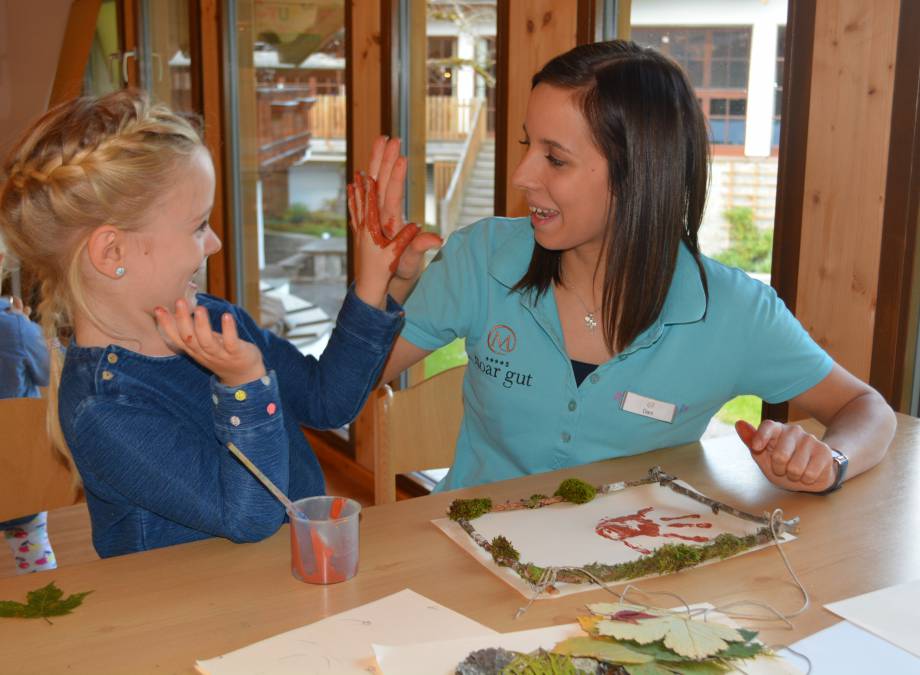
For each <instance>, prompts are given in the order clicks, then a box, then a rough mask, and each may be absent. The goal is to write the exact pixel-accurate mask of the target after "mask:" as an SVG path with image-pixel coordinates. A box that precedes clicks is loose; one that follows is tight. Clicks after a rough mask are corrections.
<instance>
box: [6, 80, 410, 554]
mask: <svg viewBox="0 0 920 675" xmlns="http://www.w3.org/2000/svg"><path fill="white" fill-rule="evenodd" d="M4 171H5V174H6V177H7V180H6V183H5V184H4V185H3V191H2V194H0V226H2V234H3V236H4V237H5V238H6V240H7V242H8V244H9V246H10V247H11V249H12V250H13V251H15V253H16V254H17V255H18V256H19V258H20V260H21V261H22V263H23V266H24V267H25V268H26V269H29V270H30V271H32V272H33V273H35V274H36V275H37V276H38V278H39V279H40V281H41V304H40V305H39V314H40V315H41V320H42V323H43V325H44V328H45V333H46V337H47V338H48V339H49V340H52V339H54V338H55V337H56V336H58V335H59V334H60V333H61V331H62V328H65V327H66V328H70V329H72V337H71V339H70V342H69V345H68V347H67V350H66V358H65V360H64V363H63V368H61V366H60V364H58V363H53V365H52V377H51V386H50V389H51V402H52V405H51V406H50V408H51V410H53V411H54V412H55V413H56V414H53V415H51V419H50V425H51V428H52V431H53V437H54V438H55V439H56V440H57V441H58V444H59V446H60V447H61V448H69V450H70V453H71V454H72V458H73V461H74V462H75V463H76V467H77V469H78V470H79V473H80V476H81V478H82V480H83V485H84V488H85V491H86V497H87V502H88V505H89V509H90V515H91V518H92V524H93V543H94V545H95V547H96V550H97V551H98V553H99V555H101V556H103V557H105V556H112V555H118V554H122V553H129V552H132V551H141V550H145V549H150V548H155V547H159V546H166V545H170V544H178V543H182V542H188V541H193V540H196V539H202V538H204V537H209V536H220V537H226V538H228V539H231V540H233V541H237V542H247V541H257V540H260V539H262V538H264V537H267V536H269V535H271V534H272V533H273V532H275V531H276V530H277V529H278V528H279V526H280V525H281V524H282V522H283V521H284V519H285V513H284V509H283V508H282V506H281V505H280V504H279V503H278V502H277V501H276V499H275V498H274V497H273V496H272V495H271V494H270V493H269V492H268V491H267V490H266V489H265V488H264V487H263V486H262V485H261V483H259V482H258V480H256V479H255V478H254V477H253V476H252V475H251V474H250V473H249V471H247V470H246V469H245V468H244V467H243V466H242V464H240V463H239V462H238V461H237V460H236V459H235V458H234V457H233V456H232V455H231V454H230V453H229V451H228V450H227V447H226V446H227V444H228V443H230V442H232V443H234V444H235V445H236V446H238V447H239V448H240V449H241V450H242V451H243V452H244V453H246V454H247V455H248V456H249V457H250V458H251V459H252V461H253V462H254V463H255V464H256V465H257V466H258V467H259V468H260V469H261V470H262V471H263V472H264V473H265V474H266V475H267V476H268V477H269V478H270V479H271V480H272V481H274V482H275V484H277V485H278V486H279V487H280V488H281V490H283V491H284V492H285V493H286V494H287V495H288V496H289V497H290V498H291V499H300V498H302V497H306V496H310V495H316V494H322V493H323V492H324V482H323V476H322V472H321V470H320V466H319V464H318V462H317V460H316V457H315V456H314V454H313V452H312V451H311V449H310V447H309V445H308V444H307V442H306V440H305V439H304V436H303V433H302V432H301V429H300V425H301V424H306V425H308V426H311V427H314V428H335V427H339V426H341V425H343V424H345V423H347V422H349V421H350V420H352V419H354V417H355V415H357V413H358V412H359V410H360V409H361V406H362V404H363V403H364V401H365V399H366V397H367V395H368V393H369V392H370V390H371V388H372V387H373V386H374V383H375V381H376V380H377V378H378V377H379V375H380V370H381V368H382V366H383V363H384V360H385V358H386V355H387V353H388V352H389V350H390V347H391V345H392V341H393V339H394V337H395V335H396V334H397V332H398V331H399V329H400V328H401V326H402V312H401V309H400V307H399V306H398V305H397V304H396V303H395V302H392V301H388V300H387V299H386V286H387V282H388V280H389V278H390V275H391V272H390V267H391V265H392V266H395V264H396V261H397V260H398V258H399V256H400V254H401V252H402V250H403V248H404V247H405V246H406V244H407V243H408V241H409V240H410V239H411V238H412V236H413V235H414V234H415V232H416V231H417V228H415V226H411V227H406V228H404V229H402V231H401V232H400V235H399V237H397V238H396V240H394V241H393V242H391V243H390V244H389V245H387V246H378V245H377V244H375V243H374V242H373V241H372V238H371V235H370V234H369V233H368V232H366V231H365V230H361V229H358V230H357V231H356V232H355V237H356V245H357V248H358V254H359V256H360V259H361V261H362V265H361V271H360V272H359V274H358V278H357V280H356V282H355V286H354V288H353V289H350V290H349V291H348V294H347V296H346V298H345V302H344V304H343V306H342V309H341V311H340V313H339V316H338V321H337V325H336V328H335V330H334V331H333V333H332V336H331V338H330V341H329V344H328V346H327V348H326V350H325V351H324V353H323V355H322V357H321V358H320V359H319V360H316V359H314V358H312V357H307V358H305V357H303V356H301V354H300V353H299V352H298V351H297V349H296V348H295V347H294V346H293V345H291V344H290V343H288V342H286V341H285V340H282V339H280V338H278V337H276V336H274V335H273V334H271V333H269V332H267V331H263V330H261V329H260V328H259V326H258V325H257V324H256V323H255V322H254V321H253V319H252V318H251V317H250V316H249V315H248V314H246V312H244V311H243V310H242V309H240V308H239V307H235V306H233V305H231V304H229V303H227V302H225V301H224V300H221V299H219V298H216V297H213V296H210V295H206V294H203V293H198V286H197V282H196V280H197V279H198V278H199V273H200V272H202V271H203V269H204V265H205V262H206V260H207V258H208V256H209V255H211V254H213V253H216V252H217V251H218V250H219V249H220V241H219V240H218V238H217V236H216V235H215V234H214V232H213V231H212V230H211V228H210V226H209V224H208V215H209V213H210V212H211V208H212V206H213V200H214V170H213V167H212V164H211V158H210V156H209V155H208V152H207V150H206V149H205V148H204V146H203V145H202V143H201V140H200V139H199V137H198V135H197V134H196V132H195V131H194V130H193V129H192V127H191V126H190V125H189V124H188V123H187V122H186V121H184V120H183V119H182V118H180V117H178V116H177V115H175V114H173V113H171V112H170V111H169V110H167V109H165V108H163V107H160V106H152V105H150V104H149V103H148V102H147V101H146V100H145V99H144V98H143V97H141V96H139V95H137V94H134V93H130V92H118V93H115V94H111V95H109V96H106V97H104V98H101V99H91V98H81V99H76V100H74V101H71V102H68V103H65V104H62V105H61V106H59V107H56V108H54V109H53V110H51V111H49V112H48V113H47V114H46V115H45V116H44V117H42V118H41V119H40V120H39V121H38V122H36V124H35V125H34V126H33V127H32V128H31V129H30V130H29V131H27V132H26V134H25V135H24V136H23V138H22V139H21V140H20V141H19V143H18V144H17V145H16V146H15V147H14V149H13V150H12V152H11V154H10V156H9V158H8V159H7V161H6V164H5V166H4ZM59 379H60V384H58V380H59ZM58 386H59V390H58Z"/></svg>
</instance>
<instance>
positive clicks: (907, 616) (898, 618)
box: [825, 579, 920, 657]
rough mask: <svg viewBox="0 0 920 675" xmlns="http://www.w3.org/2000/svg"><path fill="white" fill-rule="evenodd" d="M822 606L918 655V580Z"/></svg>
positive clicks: (919, 599) (919, 595) (919, 591)
mask: <svg viewBox="0 0 920 675" xmlns="http://www.w3.org/2000/svg"><path fill="white" fill-rule="evenodd" d="M825 607H827V609H829V610H830V611H832V612H833V613H834V614H837V615H838V616H842V617H843V618H844V619H846V620H847V621H849V622H851V623H854V624H856V625H857V626H859V627H860V628H863V629H865V630H867V631H869V632H871V633H875V634H876V635H878V636H879V637H880V638H884V639H885V640H888V641H889V642H891V643H892V644H895V645H897V646H898V647H900V648H901V649H905V650H907V651H908V652H910V653H911V654H913V655H914V656H917V657H920V579H917V580H916V581H911V582H908V583H906V584H901V585H899V586H890V587H889V588H883V589H881V590H879V591H874V592H872V593H866V594H864V595H857V596H856V597H853V598H849V599H847V600H841V601H839V602H832V603H831V604H829V605H825Z"/></svg>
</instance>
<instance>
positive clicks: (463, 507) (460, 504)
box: [447, 497, 492, 520]
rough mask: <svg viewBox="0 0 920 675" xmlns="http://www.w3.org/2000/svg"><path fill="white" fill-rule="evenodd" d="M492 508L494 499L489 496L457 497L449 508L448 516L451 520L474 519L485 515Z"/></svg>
mask: <svg viewBox="0 0 920 675" xmlns="http://www.w3.org/2000/svg"><path fill="white" fill-rule="evenodd" d="M491 510H492V500H491V499H489V498H488V497H479V498H476V499H455V500H454V501H452V502H451V504H450V508H449V509H448V510H447V517H448V518H450V519H451V520H473V519H475V518H478V517H479V516H484V515H485V514H487V513H488V512H489V511H491Z"/></svg>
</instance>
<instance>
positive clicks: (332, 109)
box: [308, 96, 478, 141]
mask: <svg viewBox="0 0 920 675" xmlns="http://www.w3.org/2000/svg"><path fill="white" fill-rule="evenodd" d="M314 99H315V103H314V104H313V106H312V107H311V108H310V110H309V112H308V118H309V129H310V132H311V135H312V136H313V138H345V97H344V96H315V97H314ZM477 104H478V101H477V100H475V99H458V98H453V97H450V96H428V97H427V112H428V115H427V117H428V126H427V129H426V134H427V135H426V138H427V139H428V140H430V141H463V140H466V138H467V136H469V133H470V130H471V129H472V128H473V117H474V113H475V111H476V110H477Z"/></svg>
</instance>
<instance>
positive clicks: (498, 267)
mask: <svg viewBox="0 0 920 675" xmlns="http://www.w3.org/2000/svg"><path fill="white" fill-rule="evenodd" d="M534 246H535V243H534V237H533V230H532V229H530V228H527V229H524V228H515V229H514V231H513V233H512V234H511V235H510V236H509V237H508V238H507V239H506V240H505V241H502V242H500V243H499V245H498V247H497V248H498V250H497V251H496V253H495V255H494V256H492V260H491V262H490V264H489V274H490V275H491V276H492V277H493V278H494V279H495V280H496V281H498V282H499V283H500V284H502V285H504V286H506V287H508V288H512V287H513V286H514V285H515V284H516V283H517V282H518V281H520V280H521V277H523V276H524V273H525V272H526V271H527V267H528V266H529V265H530V258H531V256H532V255H533V248H534ZM705 315H706V293H705V291H704V290H703V280H702V279H701V278H700V271H699V267H697V264H696V261H695V260H694V259H693V255H692V254H691V253H690V251H689V250H688V249H687V246H686V244H684V243H683V242H681V244H680V247H679V248H678V251H677V265H676V266H675V268H674V278H673V279H672V280H671V287H670V288H669V289H668V295H667V297H666V298H665V301H664V307H663V308H662V310H661V316H660V317H659V318H658V321H656V322H655V323H659V322H660V323H661V324H664V325H670V324H681V323H694V322H696V321H699V320H700V319H702V318H703V317H704V316H705ZM654 325H655V324H653V325H652V326H650V328H653V327H654Z"/></svg>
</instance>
